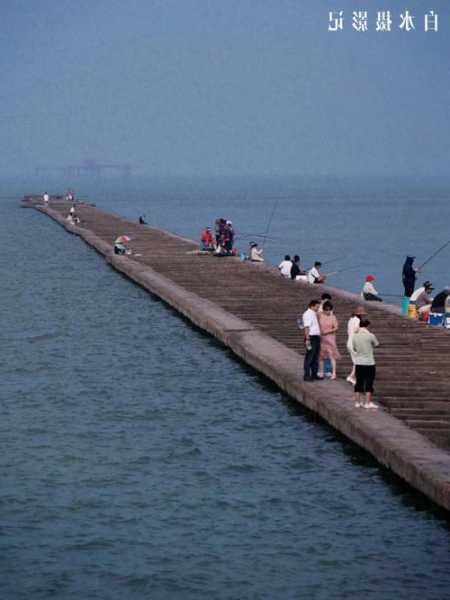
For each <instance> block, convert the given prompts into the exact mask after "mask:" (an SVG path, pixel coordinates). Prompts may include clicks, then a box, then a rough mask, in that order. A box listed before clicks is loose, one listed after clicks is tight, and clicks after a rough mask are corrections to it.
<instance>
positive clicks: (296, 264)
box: [291, 254, 307, 281]
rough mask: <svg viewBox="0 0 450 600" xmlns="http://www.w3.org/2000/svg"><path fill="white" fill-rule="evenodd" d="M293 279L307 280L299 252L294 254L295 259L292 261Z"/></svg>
mask: <svg viewBox="0 0 450 600" xmlns="http://www.w3.org/2000/svg"><path fill="white" fill-rule="evenodd" d="M291 279H292V280H293V281H302V280H303V281H307V276H306V273H305V271H302V270H301V268H300V256H299V255H298V254H296V255H295V256H294V260H293V261H292V267H291Z"/></svg>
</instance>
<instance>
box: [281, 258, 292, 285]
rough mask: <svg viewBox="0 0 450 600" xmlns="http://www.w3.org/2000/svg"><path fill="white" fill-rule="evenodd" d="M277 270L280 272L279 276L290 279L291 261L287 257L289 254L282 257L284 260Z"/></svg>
mask: <svg viewBox="0 0 450 600" xmlns="http://www.w3.org/2000/svg"><path fill="white" fill-rule="evenodd" d="M278 268H279V270H280V273H281V275H283V277H286V278H287V279H290V277H291V268H292V260H291V257H290V256H289V254H286V256H285V257H284V260H282V261H281V262H280V264H279V265H278Z"/></svg>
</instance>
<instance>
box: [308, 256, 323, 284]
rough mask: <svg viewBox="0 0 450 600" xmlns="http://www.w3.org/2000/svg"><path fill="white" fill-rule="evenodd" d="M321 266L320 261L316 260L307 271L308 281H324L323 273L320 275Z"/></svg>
mask: <svg viewBox="0 0 450 600" xmlns="http://www.w3.org/2000/svg"><path fill="white" fill-rule="evenodd" d="M321 266H322V263H321V262H320V261H318V260H316V262H315V263H314V266H313V267H312V269H310V270H309V271H308V283H311V284H313V283H324V281H325V275H322V273H321V272H320V267H321Z"/></svg>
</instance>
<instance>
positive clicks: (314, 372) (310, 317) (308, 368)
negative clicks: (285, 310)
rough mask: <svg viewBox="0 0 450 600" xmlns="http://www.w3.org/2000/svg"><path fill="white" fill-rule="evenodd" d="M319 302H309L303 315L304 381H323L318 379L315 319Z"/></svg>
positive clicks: (317, 336)
mask: <svg viewBox="0 0 450 600" xmlns="http://www.w3.org/2000/svg"><path fill="white" fill-rule="evenodd" d="M319 306H320V302H319V301H318V300H311V302H310V303H309V304H308V309H307V310H306V311H305V312H304V313H303V317H302V320H303V328H304V332H305V348H306V353H305V360H304V363H303V379H304V381H314V380H315V379H323V377H319V375H318V371H319V354H320V326H319V320H318V318H317V311H318V310H319Z"/></svg>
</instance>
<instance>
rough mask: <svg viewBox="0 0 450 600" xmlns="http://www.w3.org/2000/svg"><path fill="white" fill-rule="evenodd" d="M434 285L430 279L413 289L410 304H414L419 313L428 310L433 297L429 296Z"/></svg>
mask: <svg viewBox="0 0 450 600" xmlns="http://www.w3.org/2000/svg"><path fill="white" fill-rule="evenodd" d="M433 290H434V287H433V285H432V283H431V281H425V282H424V283H423V285H421V286H420V287H419V288H417V290H414V292H413V294H412V296H411V298H410V299H409V302H410V304H415V305H416V308H417V312H418V313H419V314H422V313H427V312H430V310H431V304H432V302H433V298H432V297H431V296H430V294H431V292H432V291H433Z"/></svg>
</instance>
